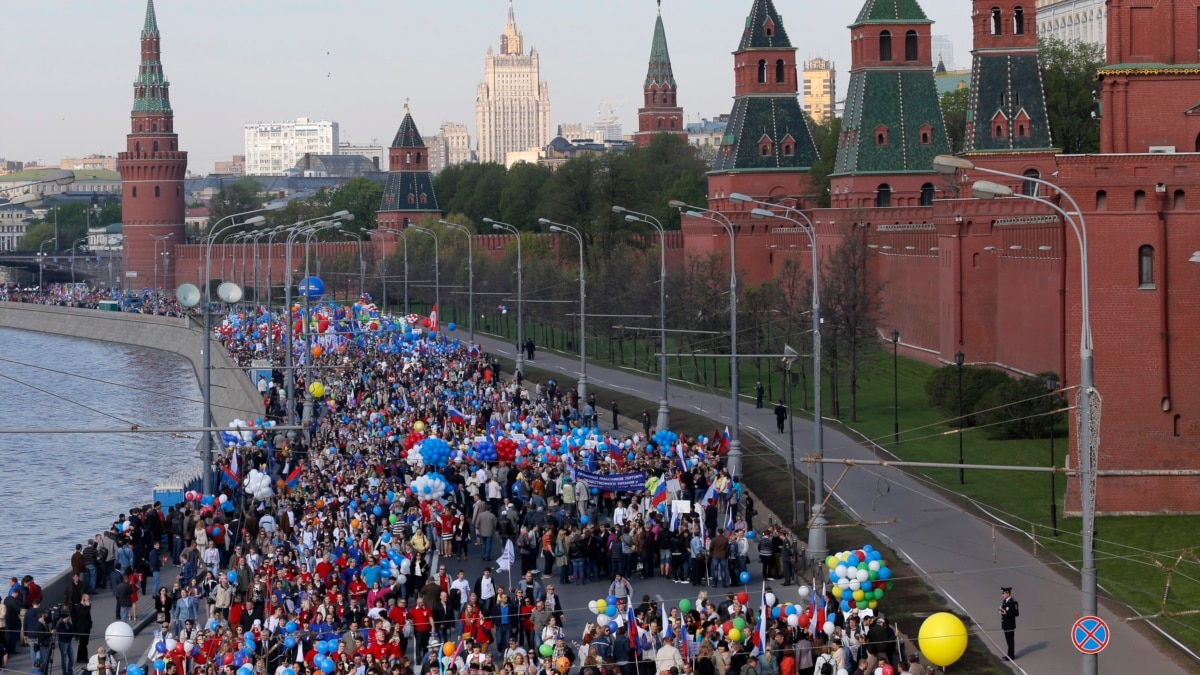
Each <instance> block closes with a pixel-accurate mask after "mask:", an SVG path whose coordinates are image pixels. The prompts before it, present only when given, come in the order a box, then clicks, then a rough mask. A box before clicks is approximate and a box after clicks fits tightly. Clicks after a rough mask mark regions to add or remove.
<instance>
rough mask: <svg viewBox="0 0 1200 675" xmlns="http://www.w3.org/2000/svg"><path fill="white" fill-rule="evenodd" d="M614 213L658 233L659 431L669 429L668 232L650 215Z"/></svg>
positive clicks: (619, 209)
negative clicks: (620, 214)
mask: <svg viewBox="0 0 1200 675" xmlns="http://www.w3.org/2000/svg"><path fill="white" fill-rule="evenodd" d="M612 210H613V213H624V214H625V221H626V222H629V223H644V224H646V225H649V226H650V227H653V228H654V229H655V231H656V232H658V249H659V269H658V291H659V292H658V324H659V328H658V332H659V343H660V345H659V351H661V352H662V353H661V354H660V355H659V360H658V361H659V362H658V370H659V373H658V378H659V384H660V385H661V387H662V392H661V394H660V396H659V398H658V420H657V422H658V424H657V425H656V426H657V428H659V429H667V428H669V426H670V424H671V405H670V387H669V386H668V385H667V231H666V228H664V227H663V224H662V222H660V221H659V220H658V219H657V218H655V217H654V216H651V215H650V214H648V213H638V212H637V211H630V210H629V209H627V208H625V207H624V206H614V207H612Z"/></svg>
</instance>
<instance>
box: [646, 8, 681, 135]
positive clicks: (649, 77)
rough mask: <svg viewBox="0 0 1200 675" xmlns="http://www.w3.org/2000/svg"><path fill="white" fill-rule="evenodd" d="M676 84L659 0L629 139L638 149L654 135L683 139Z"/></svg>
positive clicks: (677, 86)
mask: <svg viewBox="0 0 1200 675" xmlns="http://www.w3.org/2000/svg"><path fill="white" fill-rule="evenodd" d="M678 91H679V85H678V84H676V82H675V73H674V72H673V71H672V70H671V54H670V52H668V51H667V32H666V30H665V29H664V28H663V20H662V0H658V19H657V20H656V21H655V22H654V40H653V42H652V43H651V45H650V66H649V68H648V69H647V70H646V82H645V84H643V85H642V92H643V99H644V100H643V105H642V107H641V108H639V109H638V131H637V133H636V134H634V136H633V140H634V141H635V142H636V143H637V144H638V145H639V146H643V147H644V146H647V145H650V141H651V140H652V139H653V138H654V136H655V135H656V134H663V133H667V134H677V135H680V136H682V137H683V139H684V140H685V141H686V140H687V132H685V131H684V124H683V108H681V107H679V103H678V101H677V100H676V94H677V93H678Z"/></svg>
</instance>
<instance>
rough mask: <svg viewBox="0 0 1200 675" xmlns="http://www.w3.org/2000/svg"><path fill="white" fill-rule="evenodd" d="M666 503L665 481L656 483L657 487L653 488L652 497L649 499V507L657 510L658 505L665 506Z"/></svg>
mask: <svg viewBox="0 0 1200 675" xmlns="http://www.w3.org/2000/svg"><path fill="white" fill-rule="evenodd" d="M666 503H667V481H666V480H665V479H664V480H660V481H658V485H656V486H655V487H654V497H652V498H651V499H650V505H651V506H653V507H654V508H656V509H657V508H658V505H659V504H666Z"/></svg>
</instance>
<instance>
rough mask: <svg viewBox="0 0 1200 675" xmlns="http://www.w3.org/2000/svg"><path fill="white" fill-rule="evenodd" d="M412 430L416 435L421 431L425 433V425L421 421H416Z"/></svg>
mask: <svg viewBox="0 0 1200 675" xmlns="http://www.w3.org/2000/svg"><path fill="white" fill-rule="evenodd" d="M413 429H416V431H417V433H421V432H422V431H425V423H424V422H422V421H421V420H417V421H416V422H413Z"/></svg>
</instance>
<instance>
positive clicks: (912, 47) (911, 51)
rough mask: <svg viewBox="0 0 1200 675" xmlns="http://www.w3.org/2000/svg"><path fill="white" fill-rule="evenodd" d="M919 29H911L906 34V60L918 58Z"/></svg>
mask: <svg viewBox="0 0 1200 675" xmlns="http://www.w3.org/2000/svg"><path fill="white" fill-rule="evenodd" d="M917 51H918V49H917V31H915V30H910V31H908V32H907V33H905V34H904V60H905V61H916V60H917Z"/></svg>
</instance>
